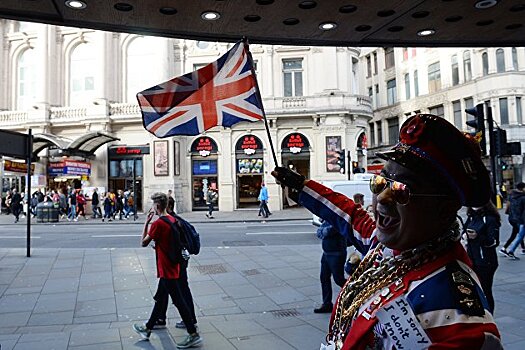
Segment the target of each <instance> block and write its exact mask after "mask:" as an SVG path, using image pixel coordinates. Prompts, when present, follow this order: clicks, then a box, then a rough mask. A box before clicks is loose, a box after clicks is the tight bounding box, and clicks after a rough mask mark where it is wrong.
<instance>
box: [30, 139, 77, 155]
mask: <svg viewBox="0 0 525 350" xmlns="http://www.w3.org/2000/svg"><path fill="white" fill-rule="evenodd" d="M70 143H71V140H69V139H66V138H64V137H60V136H56V135H53V134H36V135H34V136H33V156H36V155H37V154H38V153H40V151H42V150H43V149H44V148H47V147H52V146H55V147H56V148H58V149H65V148H67V146H68V145H69V144H70Z"/></svg>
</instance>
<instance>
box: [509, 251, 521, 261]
mask: <svg viewBox="0 0 525 350" xmlns="http://www.w3.org/2000/svg"><path fill="white" fill-rule="evenodd" d="M507 256H508V257H509V258H510V260H520V258H518V257H517V256H516V255H514V253H510V252H508V253H507Z"/></svg>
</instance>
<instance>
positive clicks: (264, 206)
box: [258, 182, 272, 218]
mask: <svg viewBox="0 0 525 350" xmlns="http://www.w3.org/2000/svg"><path fill="white" fill-rule="evenodd" d="M269 198H270V197H269V196H268V188H266V185H265V183H264V182H263V183H261V190H260V192H259V197H258V200H259V216H261V214H262V216H264V217H265V218H267V217H268V216H270V215H272V213H270V209H268V200H269Z"/></svg>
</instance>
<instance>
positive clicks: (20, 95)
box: [16, 49, 37, 109]
mask: <svg viewBox="0 0 525 350" xmlns="http://www.w3.org/2000/svg"><path fill="white" fill-rule="evenodd" d="M36 79H37V75H36V56H35V50H33V49H27V50H25V51H24V52H23V53H22V54H21V55H20V57H19V58H18V76H17V100H16V108H17V109H28V108H30V107H31V106H32V104H33V103H34V102H35V98H36Z"/></svg>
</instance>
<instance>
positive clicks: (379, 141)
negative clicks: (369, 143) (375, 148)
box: [377, 121, 383, 146]
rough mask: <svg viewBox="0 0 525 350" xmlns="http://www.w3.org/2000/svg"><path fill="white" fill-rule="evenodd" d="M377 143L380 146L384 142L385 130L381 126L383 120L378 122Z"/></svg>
mask: <svg viewBox="0 0 525 350" xmlns="http://www.w3.org/2000/svg"><path fill="white" fill-rule="evenodd" d="M377 144H378V145H379V146H380V145H382V144H383V130H382V128H381V121H378V122H377Z"/></svg>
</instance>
